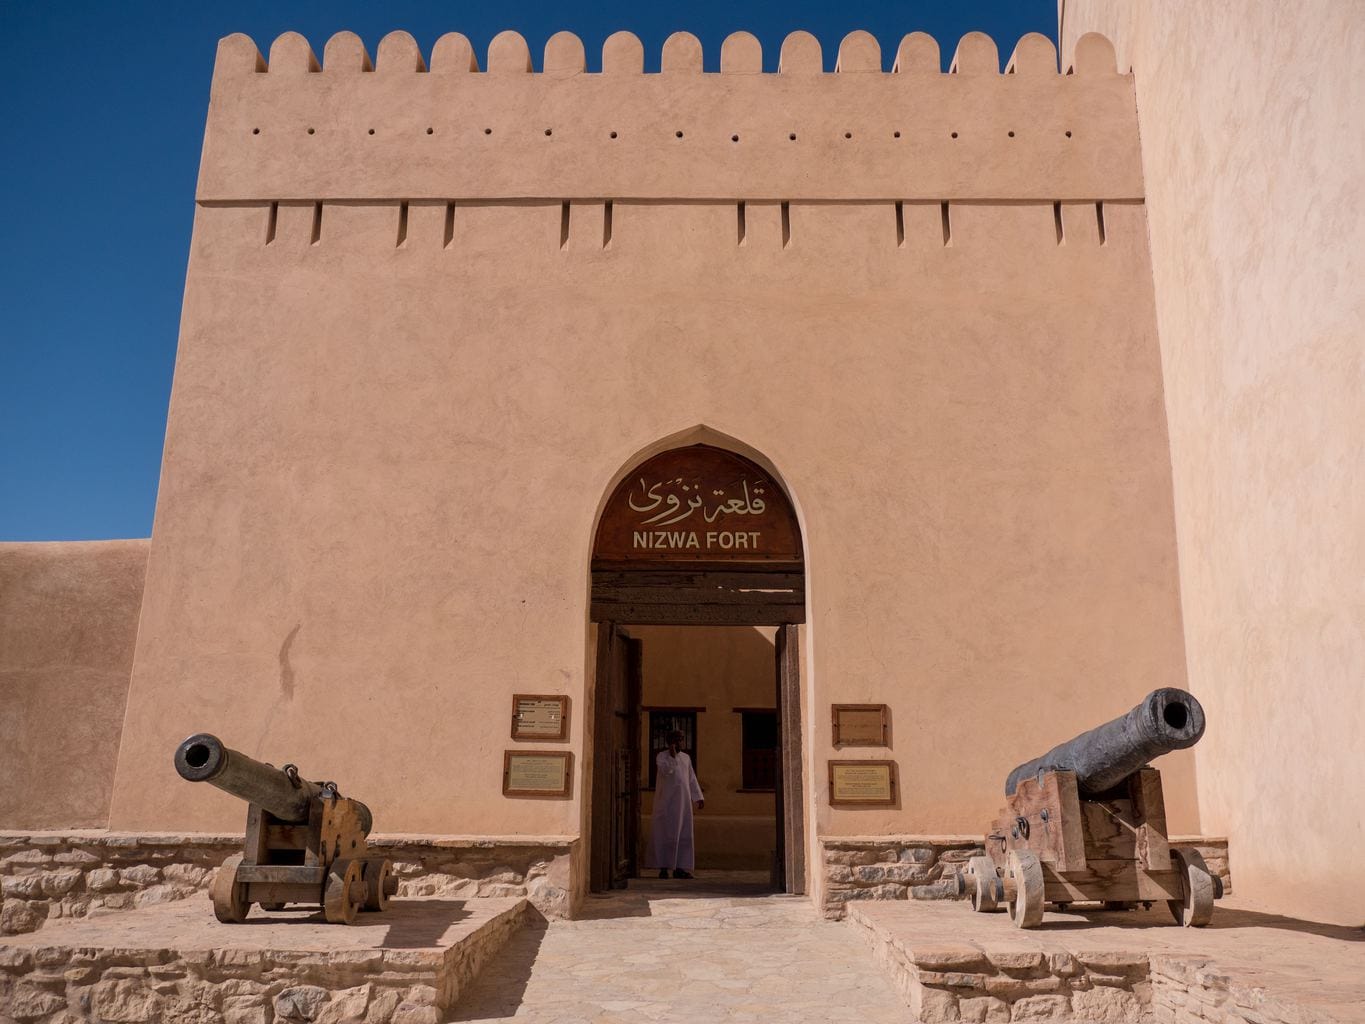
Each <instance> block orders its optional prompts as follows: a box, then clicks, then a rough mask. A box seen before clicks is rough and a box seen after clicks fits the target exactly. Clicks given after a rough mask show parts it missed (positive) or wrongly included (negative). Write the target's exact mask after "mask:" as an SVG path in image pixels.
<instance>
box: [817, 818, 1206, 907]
mask: <svg viewBox="0 0 1365 1024" xmlns="http://www.w3.org/2000/svg"><path fill="white" fill-rule="evenodd" d="M983 841H984V839H983V837H981V836H825V837H822V838H821V840H820V848H821V855H822V864H821V865H820V869H821V870H822V871H823V873H824V882H825V899H824V908H823V909H824V914H825V917H827V918H829V919H831V920H839V919H840V918H842V917H843V916H844V913H845V910H846V908H847V905H848V904H849V903H851V902H855V901H858V900H906V899H911V900H944V899H954V898H956V897H955V892H956V890H955V886H954V884H953V879H952V876H953V873H954V872H955V871H957V869H958V868H960V867H961V866H962V865H963V864H965V863H966V862H967V861H968V860H970V859H971V858H972V857H975V856H977V855H978V854H984V853H985V852H986V849H985V847H984V846H983V845H982V843H983ZM1171 844H1172V845H1173V846H1179V847H1185V848H1192V849H1195V850H1198V851H1199V852H1200V854H1201V855H1202V856H1203V857H1204V860H1205V861H1206V862H1207V864H1208V866H1209V870H1210V871H1212V872H1213V873H1214V874H1216V875H1218V876H1219V877H1220V878H1222V879H1223V891H1224V892H1225V893H1226V894H1231V892H1232V876H1231V873H1230V871H1229V868H1228V841H1227V840H1226V839H1224V838H1219V837H1210V836H1176V837H1173V838H1172V840H1171Z"/></svg>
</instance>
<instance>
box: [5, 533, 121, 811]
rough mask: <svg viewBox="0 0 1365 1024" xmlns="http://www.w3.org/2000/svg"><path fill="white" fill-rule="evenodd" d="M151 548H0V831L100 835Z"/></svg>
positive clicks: (115, 544) (109, 544)
mask: <svg viewBox="0 0 1365 1024" xmlns="http://www.w3.org/2000/svg"><path fill="white" fill-rule="evenodd" d="M147 549H148V542H147V541H145V540H116V541H96V542H88V543H86V542H72V543H55V544H46V543H44V544H0V826H2V827H4V828H12V829H23V828H49V827H52V826H62V827H82V826H85V827H90V826H98V827H103V826H105V825H107V824H108V821H109V799H110V794H111V793H112V791H113V782H114V764H115V761H116V759H117V756H118V748H119V737H120V734H121V732H122V729H123V710H124V705H125V703H126V701H127V697H128V678H129V674H130V672H131V671H132V666H133V647H134V642H135V640H136V638H137V621H138V609H139V608H140V606H141V604H142V585H143V579H144V577H145V575H146V570H147Z"/></svg>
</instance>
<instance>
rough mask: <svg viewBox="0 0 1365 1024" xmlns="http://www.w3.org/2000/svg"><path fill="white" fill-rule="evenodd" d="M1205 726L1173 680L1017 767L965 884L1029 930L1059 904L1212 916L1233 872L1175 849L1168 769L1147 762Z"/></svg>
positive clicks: (1183, 920) (984, 905) (1190, 740)
mask: <svg viewBox="0 0 1365 1024" xmlns="http://www.w3.org/2000/svg"><path fill="white" fill-rule="evenodd" d="M1203 733H1204V710H1203V708H1202V707H1200V705H1199V702H1198V701H1197V700H1195V698H1194V697H1193V696H1192V695H1190V694H1188V693H1186V692H1185V691H1184V690H1177V689H1172V688H1165V689H1160V690H1156V691H1154V692H1153V693H1151V694H1149V695H1148V696H1147V698H1146V700H1144V701H1143V702H1142V703H1141V704H1139V705H1138V706H1137V707H1135V708H1133V709H1132V710H1131V711H1130V712H1128V714H1126V715H1124V716H1123V717H1121V718H1117V719H1115V720H1114V721H1112V722H1108V723H1106V724H1105V725H1102V726H1100V727H1099V728H1097V729H1092V730H1090V731H1089V732H1087V733H1082V734H1081V735H1080V736H1077V737H1076V738H1075V739H1073V740H1071V741H1070V742H1068V743H1063V744H1062V745H1060V746H1058V747H1055V748H1053V749H1052V750H1051V751H1049V752H1048V753H1047V754H1044V755H1043V756H1042V757H1040V758H1037V759H1035V760H1033V761H1029V762H1027V763H1026V764H1022V765H1020V766H1019V767H1017V768H1015V769H1014V771H1012V772H1011V773H1010V775H1009V779H1008V781H1007V782H1006V784H1005V796H1006V806H1005V807H1004V809H1003V810H1001V812H1000V816H999V818H997V819H996V820H995V822H993V823H992V825H991V828H990V829H989V831H988V834H987V836H986V855H985V856H978V857H974V858H972V860H971V862H970V863H969V864H968V865H967V868H966V871H965V872H964V873H963V874H961V875H960V876H959V879H958V884H959V892H960V893H962V894H964V895H969V896H970V897H971V901H972V909H974V910H976V911H979V912H988V911H993V910H995V909H997V908H998V907H1001V906H1004V907H1006V908H1008V910H1009V913H1010V916H1011V917H1012V918H1013V919H1014V923H1015V925H1016V926H1018V927H1020V928H1032V927H1035V926H1036V925H1037V924H1039V922H1041V921H1042V919H1043V908H1044V907H1045V905H1046V904H1049V903H1051V904H1054V905H1055V906H1056V907H1057V908H1058V909H1061V910H1064V909H1066V908H1067V907H1068V906H1070V905H1071V904H1072V903H1080V902H1098V903H1102V904H1103V905H1104V907H1105V909H1109V910H1120V909H1131V908H1132V907H1133V906H1135V905H1136V904H1138V903H1142V904H1146V905H1150V904H1152V903H1155V902H1157V901H1158V900H1165V901H1166V903H1167V905H1168V906H1169V907H1170V909H1171V913H1172V914H1173V915H1174V917H1175V919H1176V922H1177V923H1179V924H1181V925H1185V926H1187V927H1189V926H1193V927H1199V926H1202V925H1206V924H1208V923H1209V920H1210V919H1211V918H1212V916H1213V901H1214V900H1216V899H1219V898H1220V897H1221V896H1222V895H1223V886H1222V880H1221V879H1220V878H1218V877H1217V876H1216V875H1213V874H1212V873H1210V871H1209V869H1208V867H1207V866H1206V865H1205V863H1204V859H1203V857H1201V856H1200V855H1199V853H1198V852H1196V851H1194V850H1181V849H1172V848H1171V846H1170V843H1169V841H1168V837H1167V833H1166V805H1165V801H1164V800H1163V798H1162V793H1161V773H1160V772H1159V771H1157V770H1156V769H1155V768H1151V767H1149V766H1148V765H1147V762H1148V761H1150V760H1151V759H1152V758H1154V757H1157V756H1159V755H1161V754H1165V753H1168V752H1170V751H1172V750H1178V749H1181V748H1184V747H1189V746H1192V745H1193V744H1195V743H1196V742H1198V740H1199V738H1200V737H1201V736H1202V735H1203Z"/></svg>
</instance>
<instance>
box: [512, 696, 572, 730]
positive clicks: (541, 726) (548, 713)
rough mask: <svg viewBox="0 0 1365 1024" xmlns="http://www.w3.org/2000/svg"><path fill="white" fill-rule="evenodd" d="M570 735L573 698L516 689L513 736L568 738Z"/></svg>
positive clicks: (513, 698)
mask: <svg viewBox="0 0 1365 1024" xmlns="http://www.w3.org/2000/svg"><path fill="white" fill-rule="evenodd" d="M568 738H569V698H568V697H566V696H564V695H563V694H558V695H556V694H545V693H515V694H513V695H512V739H514V740H564V739H568Z"/></svg>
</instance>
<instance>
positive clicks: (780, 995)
mask: <svg viewBox="0 0 1365 1024" xmlns="http://www.w3.org/2000/svg"><path fill="white" fill-rule="evenodd" d="M692 884H695V883H692ZM687 885H688V883H677V882H666V883H655V882H653V881H652V880H636V881H633V882H632V883H631V886H632V889H631V890H630V891H628V892H622V893H617V894H613V895H610V896H605V897H594V898H591V899H590V900H589V901H588V904H587V906H586V907H585V908H584V909H585V911H586V913H585V916H584V917H583V918H580V919H579V920H575V921H565V922H554V923H551V924H549V925H548V926H543V925H542V926H536V927H531V928H526V929H523V930H522V931H521V932H519V933H518V934H517V935H515V936H513V938H512V939H511V941H510V942H509V943H508V945H507V946H506V947H505V948H504V950H503V952H502V953H501V954H499V956H498V957H497V958H495V960H494V961H493V962H492V963H490V964H489V965H488V966H487V967H486V968H484V971H483V973H482V974H481V975H480V976H479V978H478V980H477V981H476V982H475V983H474V984H473V985H472V986H471V987H470V989H469V990H468V991H467V992H466V993H465V994H464V995H463V996H462V997H461V999H460V1001H459V1003H458V1004H457V1005H456V1007H455V1008H454V1012H453V1014H452V1019H453V1020H457V1021H504V1020H512V1021H515V1022H516V1024H571V1022H572V1024H578V1022H592V1024H615V1022H621V1024H625V1022H632V1024H635V1022H641V1021H650V1022H660V1024H671V1022H687V1024H713V1022H736V1024H737V1022H748V1021H752V1022H763V1024H774V1022H781V1024H805V1022H808V1021H809V1022H815V1021H838V1022H845V1021H846V1022H848V1024H889V1022H891V1021H897V1022H906V1021H909V1020H910V1012H909V1009H908V1008H907V1007H906V1006H905V1004H904V1003H903V1002H902V1001H901V998H900V996H899V995H898V994H897V993H896V991H895V990H894V989H893V988H892V985H891V983H890V981H889V980H888V979H887V978H886V976H885V975H884V974H883V973H882V972H881V969H880V968H878V966H877V965H876V963H875V962H874V961H873V959H872V956H871V952H870V949H869V946H868V944H867V942H866V941H865V940H864V939H863V938H862V937H861V936H860V935H859V934H858V933H857V932H856V931H854V930H853V929H852V928H850V927H849V926H848V925H845V924H840V923H834V922H829V921H823V920H820V919H819V918H818V917H817V915H816V913H815V910H814V908H813V907H812V906H811V904H810V902H809V901H808V900H807V899H805V898H804V897H787V896H772V895H736V894H734V891H735V890H734V889H732V890H731V894H727V895H711V894H703V893H702V892H701V891H699V890H690V889H688V888H687ZM735 888H738V887H735Z"/></svg>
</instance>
